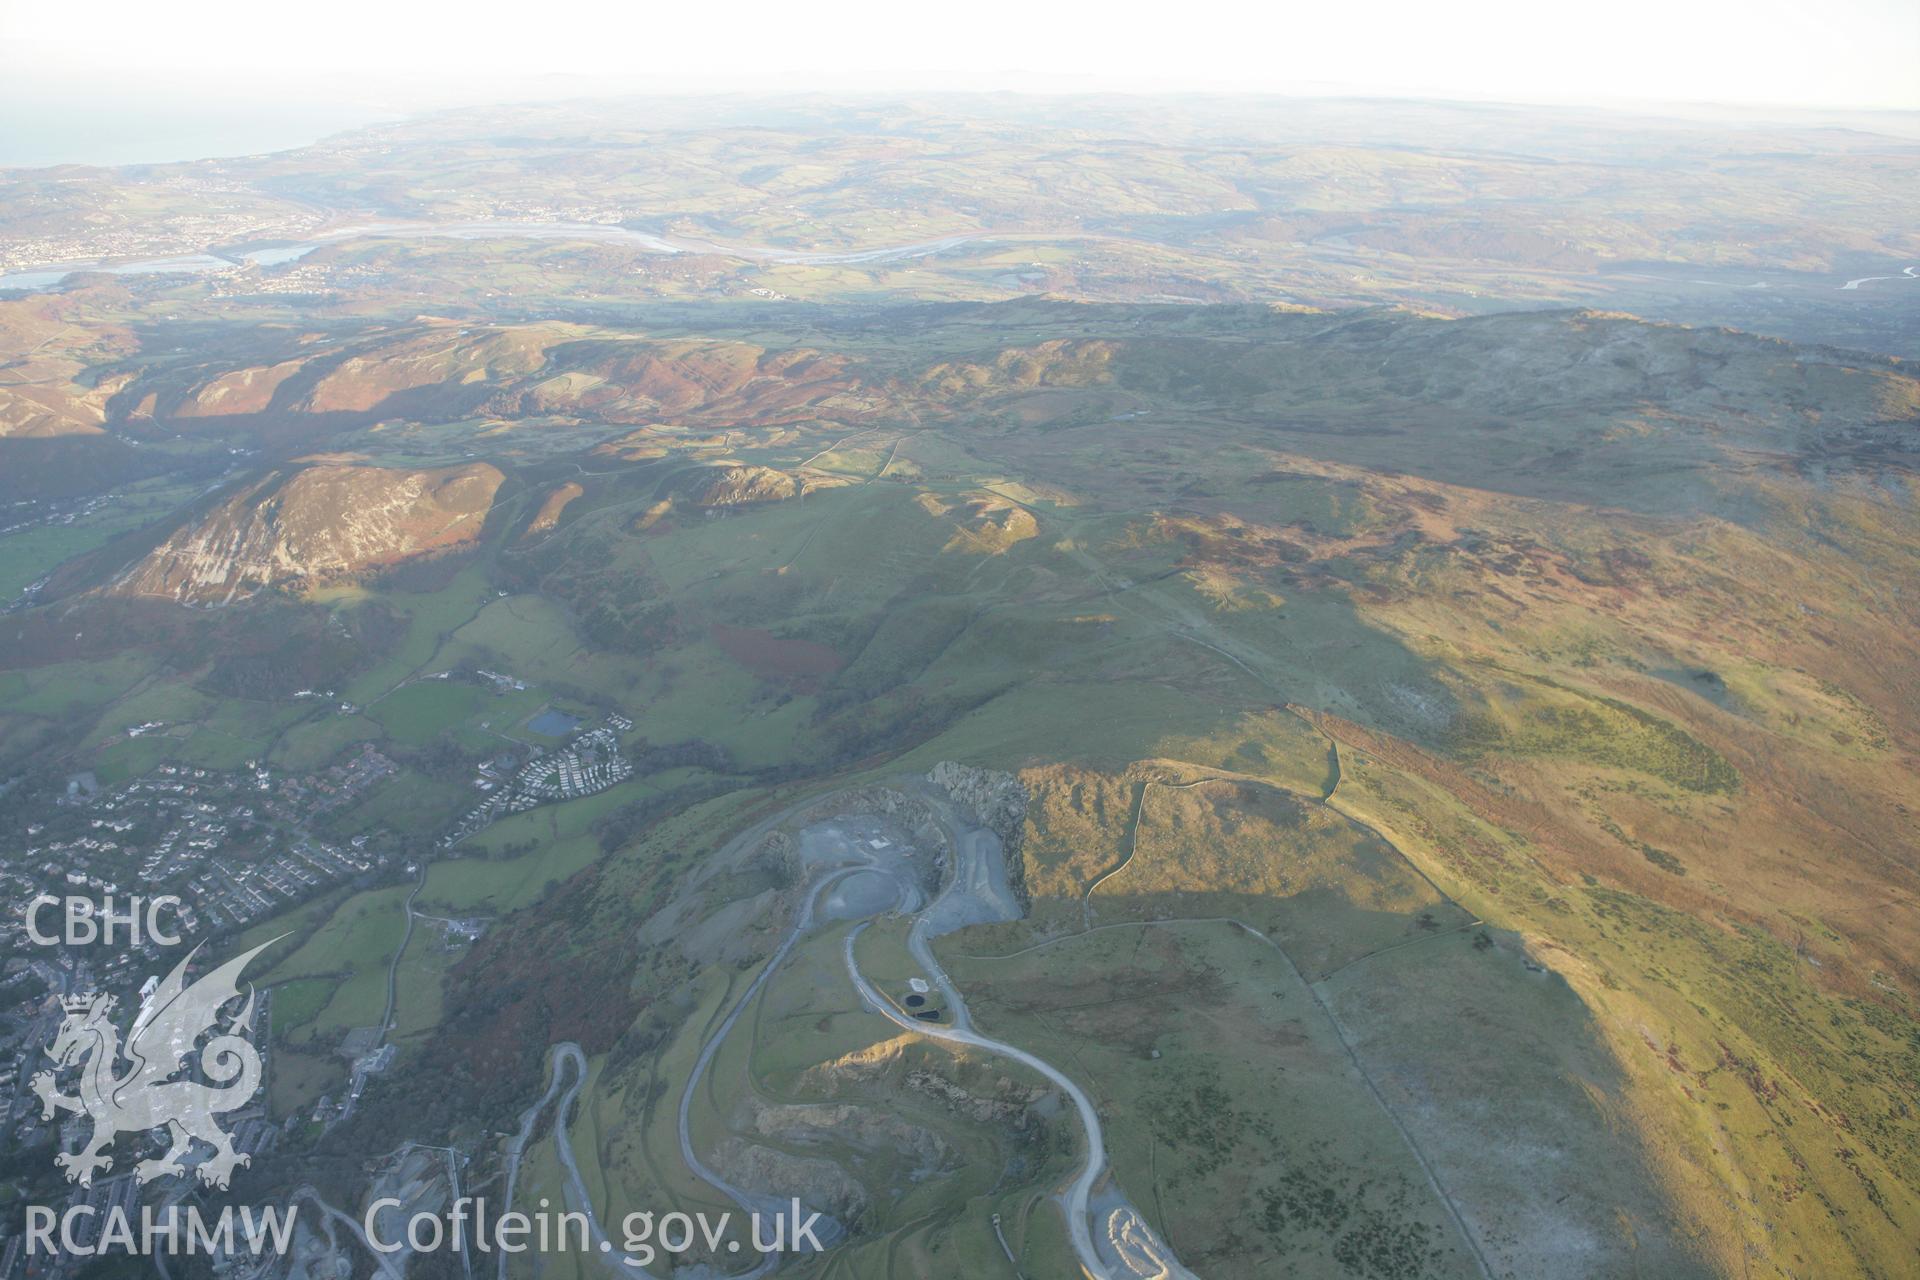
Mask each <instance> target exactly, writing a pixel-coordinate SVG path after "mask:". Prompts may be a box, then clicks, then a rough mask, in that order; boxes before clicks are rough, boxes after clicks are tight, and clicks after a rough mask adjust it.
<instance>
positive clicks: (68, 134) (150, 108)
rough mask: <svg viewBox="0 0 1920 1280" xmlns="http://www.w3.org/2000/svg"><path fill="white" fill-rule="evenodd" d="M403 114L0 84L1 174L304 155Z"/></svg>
mask: <svg viewBox="0 0 1920 1280" xmlns="http://www.w3.org/2000/svg"><path fill="white" fill-rule="evenodd" d="M402 114H404V112H398V111H394V110H391V109H383V108H382V107H379V106H375V105H371V104H368V103H366V102H352V101H334V102H329V101H325V100H319V101H313V100H300V101H261V100H258V99H254V100H248V101H246V102H244V103H240V102H236V101H235V100H234V99H232V98H223V99H194V98H187V97H182V96H179V95H177V94H170V95H166V96H155V95H152V94H144V93H142V94H123V93H116V92H115V91H114V90H113V89H112V88H111V87H110V86H102V87H99V88H96V89H89V90H87V91H85V92H81V91H79V90H76V89H74V88H72V87H68V86H61V87H60V88H57V89H49V88H48V87H46V86H44V85H42V86H35V87H21V86H18V85H5V84H0V168H10V167H15V166H33V167H39V166H45V165H58V164H94V165H118V164H163V163H167V162H169V161H175V160H206V159H211V158H214V157H224V156H247V155H258V154H260V153H262V152H266V151H285V150H288V149H289V148H293V147H304V146H307V145H309V144H310V143H313V142H317V141H319V140H320V139H321V138H324V137H327V136H329V135H330V134H335V133H340V132H343V131H345V130H348V129H357V128H360V127H362V126H365V125H369V124H373V123H376V122H378V121H380V120H390V119H394V118H396V117H398V116H399V115H402Z"/></svg>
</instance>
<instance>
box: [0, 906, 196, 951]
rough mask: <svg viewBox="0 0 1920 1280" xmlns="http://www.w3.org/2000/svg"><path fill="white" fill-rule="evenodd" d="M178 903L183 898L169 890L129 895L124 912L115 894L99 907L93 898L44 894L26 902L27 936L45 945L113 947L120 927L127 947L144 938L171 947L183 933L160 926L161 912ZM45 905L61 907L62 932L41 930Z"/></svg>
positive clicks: (140, 941) (139, 942)
mask: <svg viewBox="0 0 1920 1280" xmlns="http://www.w3.org/2000/svg"><path fill="white" fill-rule="evenodd" d="M179 906H180V899H179V898H177V897H175V896H173V895H172V894H170V893H169V894H161V895H160V896H159V897H155V898H141V897H138V896H135V897H132V898H129V899H128V900H127V907H126V910H124V911H116V910H114V901H113V895H112V894H108V895H107V896H106V897H104V898H102V899H101V900H100V904H99V906H97V907H96V906H95V905H94V902H93V899H92V898H87V897H67V898H57V897H55V896H54V895H53V894H50V893H43V894H41V895H40V896H39V897H37V898H35V899H34V900H33V901H32V902H29V903H28V904H27V937H29V938H31V939H33V941H34V942H35V943H37V944H39V945H40V946H43V947H57V946H59V945H60V944H61V943H63V942H64V943H65V944H66V945H68V946H70V947H84V946H88V945H90V944H92V943H95V942H99V943H104V944H105V945H107V946H112V945H113V944H114V941H115V931H116V927H118V928H119V929H121V930H123V931H124V934H125V937H124V938H123V939H121V941H123V942H124V943H125V944H126V945H127V946H130V947H137V946H139V945H140V944H141V943H142V942H143V941H152V942H157V943H159V944H160V945H161V946H163V947H171V946H173V945H175V944H176V943H178V942H179V941H180V935H179V934H177V933H168V932H167V931H166V930H165V929H164V928H162V927H161V923H160V912H161V910H162V908H165V907H174V908H176V909H177V908H178V907H179ZM45 907H61V908H62V917H63V923H64V924H65V929H64V931H63V932H61V933H57V934H54V933H46V932H44V931H42V930H41V928H40V916H41V912H42V909H43V908H45Z"/></svg>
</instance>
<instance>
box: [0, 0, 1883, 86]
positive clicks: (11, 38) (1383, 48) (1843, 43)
mask: <svg viewBox="0 0 1920 1280" xmlns="http://www.w3.org/2000/svg"><path fill="white" fill-rule="evenodd" d="M1256 11H1258V12H1256ZM130 69H138V70H144V71H147V72H151V73H158V74H159V75H160V76H162V77H167V78H172V77H175V76H179V77H180V79H178V80H176V81H175V83H176V84H180V85H191V86H193V87H195V88H199V89H207V88H211V87H216V86H217V83H218V80H219V76H218V75H214V76H209V75H205V74H203V73H206V72H213V73H227V74H229V75H232V74H233V73H239V72H244V73H250V74H247V75H246V76H245V77H244V79H241V78H239V77H236V78H235V80H234V82H233V84H234V87H235V88H236V90H237V89H240V88H248V89H249V91H251V89H253V88H257V87H259V86H260V85H261V84H262V83H270V81H271V78H272V77H277V76H281V75H290V76H294V77H312V76H316V75H322V74H331V73H356V72H377V73H381V74H382V75H383V76H391V77H393V78H394V82H395V83H394V88H395V91H396V92H399V93H402V94H403V95H404V94H406V93H411V92H416V91H422V90H426V89H428V88H429V87H430V85H432V84H434V83H438V82H443V81H445V80H446V79H448V78H449V77H458V78H459V79H460V80H461V81H463V82H465V83H467V84H470V85H484V84H485V83H486V82H488V81H489V80H492V79H495V78H497V77H500V76H502V75H503V74H505V75H510V76H513V77H515V78H518V77H520V76H524V75H529V74H535V73H544V72H562V73H569V74H574V75H580V76H586V77H593V78H596V79H604V78H606V77H621V78H630V80H631V87H632V88H633V89H635V90H637V91H648V90H658V91H672V90H681V89H698V88H720V89H754V88H765V89H794V88H817V89H836V88H860V89H900V88H964V87H969V86H970V85H973V84H976V83H983V82H984V85H985V87H994V88H1036V89H1047V88H1088V89H1126V88H1141V89H1208V88H1218V89H1231V90H1273V91H1280V92H1287V91H1296V92H1297V91H1302V90H1321V89H1329V88H1332V89H1350V90H1359V91H1366V92H1388V93H1416V94H1435V95H1443V96H1465V97H1493V98H1505V99H1517V100H1523V101H1555V102H1564V101H1570V100H1571V101H1587V102H1608V101H1614V102H1617V101H1647V100H1656V101H1696V102H1697V101H1716V102H1750V103H1769V104H1792V105H1802V106H1848V107H1902V108H1914V109H1920V0H1818V2H1817V3H1816V2H1813V0H1582V2H1579V3H1570V2H1568V0H1373V2H1372V3H1365V4H1357V3H1349V4H1333V3H1327V0H1314V2H1313V3H1311V4H1287V3H1274V2H1273V0H1267V2H1266V3H1264V4H1262V3H1259V2H1258V0H1253V2H1248V0H1240V2H1238V3H1229V2H1227V0H1185V2H1184V3H1175V4H1155V5H1151V6H1147V5H1137V6H1127V5H1124V4H1103V5H1093V4H1084V3H1083V4H1069V5H1062V4H1059V3H1048V2H1047V0H977V2H976V3H970V4H964V5H931V4H918V5H916V4H912V3H901V2H900V0H886V2H884V3H883V2H881V0H826V2H825V3H814V4H805V3H786V4H771V3H764V2H763V0H746V2H745V3H741V2H740V0H734V2H731V3H722V4H711V5H699V4H675V5H665V4H653V3H646V2H645V0H616V2H607V0H542V2H541V3H538V4H527V3H525V2H524V0H513V2H512V3H506V2H504V0H463V2H460V3H453V2H438V3H430V4H423V3H416V2H412V0H332V2H331V3H327V4H321V5H300V6H296V5H283V4H261V3H259V0H176V3H172V4H159V3H155V2H154V0H88V2H87V3H83V4H58V3H45V2H44V0H39V2H34V0H0V72H12V73H21V72H24V73H26V74H28V75H31V76H32V77H33V78H34V79H36V80H40V81H45V80H47V79H49V78H58V79H61V80H72V81H74V82H76V85H77V84H78V83H80V82H92V83H98V81H96V80H94V77H96V76H104V75H110V74H111V73H114V72H122V71H126V70H130ZM182 73H185V74H182ZM262 75H264V76H265V77H268V80H266V81H262V80H260V79H258V77H261V76H262ZM143 79H144V78H143ZM435 96H437V95H435Z"/></svg>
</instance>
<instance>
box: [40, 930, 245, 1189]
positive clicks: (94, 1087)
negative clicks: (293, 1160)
mask: <svg viewBox="0 0 1920 1280" xmlns="http://www.w3.org/2000/svg"><path fill="white" fill-rule="evenodd" d="M278 941H279V939H278V938H275V939H273V941H271V942H264V943H262V944H261V945H259V946H257V947H255V948H254V949H253V950H251V951H248V952H246V953H244V954H242V955H238V956H235V957H234V958H233V959H231V960H229V961H227V962H226V963H225V964H223V965H221V966H220V967H219V968H218V969H215V970H214V971H213V972H211V973H209V974H207V975H206V976H205V977H203V978H201V979H200V980H199V981H197V982H195V983H193V984H192V985H191V986H189V985H188V984H187V981H186V974H187V965H188V964H190V963H191V962H192V960H193V957H194V956H195V955H197V954H199V951H200V948H199V947H195V948H194V949H193V951H192V952H191V953H189V954H188V956H187V958H186V959H184V960H182V961H181V962H180V963H179V964H177V965H175V966H174V968H173V972H172V973H169V974H168V975H167V977H166V980H165V981H163V982H161V983H160V984H159V986H157V987H155V988H154V990H153V992H152V994H151V995H149V996H148V997H147V998H146V999H145V1000H143V1001H141V1003H140V1011H139V1013H138V1014H136V1015H135V1016H134V1019H133V1028H132V1030H131V1031H129V1032H128V1035H127V1042H126V1045H125V1046H124V1048H123V1047H122V1045H121V1043H120V1031H119V1029H118V1028H117V1027H115V1026H114V1024H113V1006H114V998H113V997H112V996H110V995H105V994H91V995H81V996H69V997H67V998H66V999H65V1000H64V1001H62V1005H63V1007H64V1009H65V1012H66V1017H65V1018H64V1019H63V1020H62V1021H61V1023H60V1030H59V1033H58V1034H57V1035H55V1036H54V1039H53V1045H52V1047H51V1048H49V1049H48V1050H47V1056H48V1057H50V1058H52V1059H53V1061H54V1065H55V1070H54V1071H42V1072H40V1073H39V1074H38V1075H36V1076H34V1078H33V1082H32V1083H33V1091H34V1092H35V1093H36V1094H38V1095H39V1097H40V1104H41V1112H40V1114H41V1116H42V1117H43V1118H45V1119H48V1120H51V1119H52V1118H53V1117H54V1115H55V1114H57V1113H58V1112H60V1111H71V1112H73V1113H74V1114H75V1115H86V1116H88V1117H90V1118H91V1119H92V1120H93V1134H92V1136H91V1137H90V1138H89V1139H88V1140H87V1143H86V1145H85V1146H84V1147H82V1148H81V1149H80V1150H79V1151H74V1152H70V1151H63V1152H61V1153H60V1154H59V1155H57V1156H55V1157H54V1160H55V1162H56V1163H57V1164H58V1165H59V1166H60V1167H61V1168H62V1169H64V1170H66V1174H67V1181H68V1182H77V1183H79V1184H80V1185H81V1186H83V1187H84V1186H88V1185H91V1183H92V1182H93V1175H94V1173H95V1171H100V1172H105V1171H107V1170H109V1169H112V1168H113V1157H112V1156H110V1155H107V1154H104V1153H105V1152H106V1150H107V1148H109V1147H111V1146H112V1145H113V1140H114V1138H115V1137H117V1136H118V1135H120V1134H122V1133H133V1134H141V1133H145V1132H147V1131H149V1130H152V1129H158V1128H160V1127H161V1126H163V1125H164V1126H165V1127H166V1129H167V1133H168V1137H169V1138H170V1139H171V1145H170V1146H169V1147H168V1148H167V1151H166V1153H165V1154H164V1155H162V1156H160V1157H158V1158H157V1159H152V1160H142V1161H140V1162H139V1163H138V1164H136V1165H135V1166H134V1170H133V1172H134V1177H135V1178H136V1179H137V1180H138V1181H140V1182H142V1183H146V1182H151V1181H152V1180H153V1179H155V1178H159V1177H165V1176H166V1175H168V1174H181V1173H185V1172H186V1168H185V1166H184V1165H182V1164H181V1163H180V1158H181V1157H182V1156H184V1155H186V1154H187V1152H188V1151H189V1150H190V1149H191V1147H192V1145H193V1142H194V1140H195V1139H198V1140H200V1141H201V1142H204V1143H206V1144H207V1145H208V1146H210V1147H212V1148H213V1154H212V1155H211V1156H209V1157H208V1158H207V1159H206V1160H205V1161H203V1162H202V1163H201V1165H200V1167H199V1169H198V1173H199V1176H200V1181H202V1182H204V1183H205V1184H207V1185H208V1186H210V1187H221V1188H224V1187H225V1186H226V1185H227V1182H228V1180H229V1179H231V1178H232V1176H233V1171H234V1169H235V1168H236V1167H237V1166H240V1165H244V1164H247V1163H249V1157H247V1156H245V1155H242V1154H240V1153H239V1152H236V1151H235V1150H234V1149H233V1141H232V1139H231V1138H229V1137H228V1136H227V1134H226V1132H225V1131H224V1130H222V1129H221V1128H220V1125H219V1123H218V1122H217V1121H216V1120H215V1118H214V1117H216V1116H218V1115H221V1114H223V1113H225V1112H228V1111H233V1110H235V1109H237V1108H239V1107H243V1106H245V1105H246V1104H247V1101H248V1099H250V1098H252V1097H253V1095H254V1094H255V1093H256V1092H257V1091H258V1090H259V1088H260V1054H259V1052H258V1051H257V1050H255V1049H254V1047H253V1044H252V1042H251V1041H249V1040H248V1039H247V1036H246V1028H247V1027H248V1026H249V1025H251V1023H252V1019H253V988H252V987H251V986H249V987H248V988H247V993H246V997H247V998H246V1004H245V1005H244V1006H242V1007H241V1009H240V1010H239V1011H238V1012H237V1013H235V1014H234V1015H233V1016H232V1017H231V1018H229V1019H228V1021H227V1023H226V1025H225V1027H224V1028H221V1029H220V1030H219V1031H218V1034H216V1035H215V1036H214V1037H213V1038H212V1039H211V1040H209V1041H207V1043H206V1045H205V1047H204V1048H202V1049H201V1050H200V1072H201V1074H202V1075H204V1076H205V1077H206V1079H208V1080H211V1081H213V1082H214V1083H213V1084H202V1083H200V1082H199V1081H198V1080H175V1079H173V1078H172V1077H174V1076H176V1075H179V1074H181V1073H182V1072H184V1071H186V1070H187V1058H188V1057H189V1056H190V1055H191V1054H192V1053H193V1049H194V1044H195V1042H197V1041H198V1040H199V1039H200V1037H201V1036H202V1035H204V1034H205V1033H207V1032H209V1031H213V1030H215V1024H216V1022H217V1021H218V1020H219V1017H220V1011H221V1009H223V1008H225V1007H226V1006H227V1005H228V1004H230V1003H231V1002H233V1001H234V1000H237V999H239V998H240V989H239V985H238V984H239V980H240V973H241V971H242V970H244V969H245V968H246V967H247V963H248V961H250V960H252V959H253V958H254V957H255V956H257V955H259V954H260V953H261V952H262V951H264V950H266V949H267V948H268V947H270V946H272V945H273V943H274V942H278ZM123 1055H124V1057H125V1059H126V1061H127V1062H128V1063H129V1064H131V1065H130V1066H129V1067H128V1069H127V1070H126V1071H124V1072H122V1071H121V1070H120V1064H121V1058H122V1056H123ZM76 1065H77V1066H78V1067H79V1071H80V1075H79V1086H78V1091H77V1092H76V1093H75V1094H74V1095H73V1096H71V1097H69V1096H68V1095H66V1094H63V1093H60V1092H57V1089H58V1077H57V1074H56V1073H57V1072H61V1071H65V1070H67V1069H68V1068H70V1067H74V1066H76Z"/></svg>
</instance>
